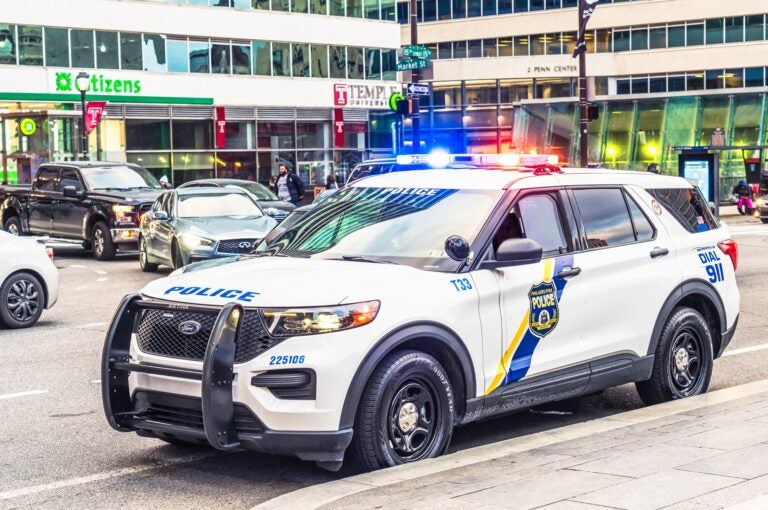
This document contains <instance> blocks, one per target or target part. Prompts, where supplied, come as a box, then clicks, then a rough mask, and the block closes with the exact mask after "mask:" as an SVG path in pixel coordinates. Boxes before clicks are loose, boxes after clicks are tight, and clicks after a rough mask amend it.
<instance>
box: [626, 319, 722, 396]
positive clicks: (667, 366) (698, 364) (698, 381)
mask: <svg viewBox="0 0 768 510" xmlns="http://www.w3.org/2000/svg"><path fill="white" fill-rule="evenodd" d="M712 365H713V361H712V332H711V331H710V329H709V325H708V324H707V321H706V319H704V317H702V315H701V314H700V313H699V312H697V311H696V310H694V309H693V308H688V307H680V308H676V309H675V310H674V311H673V312H672V315H671V316H670V317H669V319H667V322H666V324H665V325H664V328H663V329H662V330H661V337H660V338H659V345H658V346H657V347H656V353H655V356H654V360H653V371H652V373H651V378H650V379H649V380H647V381H642V382H638V383H636V386H637V392H638V393H639V394H640V398H641V399H642V400H643V402H645V403H646V404H647V405H652V404H659V403H661V402H668V401H670V400H677V399H681V398H685V397H690V396H693V395H699V394H701V393H705V392H706V391H707V388H708V387H709V381H710V378H711V377H712Z"/></svg>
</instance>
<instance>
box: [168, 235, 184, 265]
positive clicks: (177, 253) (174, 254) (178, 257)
mask: <svg viewBox="0 0 768 510" xmlns="http://www.w3.org/2000/svg"><path fill="white" fill-rule="evenodd" d="M171 258H172V259H173V268H174V269H179V268H181V267H184V256H183V255H182V254H181V250H180V249H179V244H178V243H177V242H176V241H173V244H172V245H171Z"/></svg>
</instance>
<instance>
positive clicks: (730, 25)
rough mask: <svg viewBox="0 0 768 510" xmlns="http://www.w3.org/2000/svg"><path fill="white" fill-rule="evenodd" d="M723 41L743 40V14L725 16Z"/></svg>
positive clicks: (737, 41)
mask: <svg viewBox="0 0 768 510" xmlns="http://www.w3.org/2000/svg"><path fill="white" fill-rule="evenodd" d="M725 42H727V43H740V42H744V16H736V17H734V18H725Z"/></svg>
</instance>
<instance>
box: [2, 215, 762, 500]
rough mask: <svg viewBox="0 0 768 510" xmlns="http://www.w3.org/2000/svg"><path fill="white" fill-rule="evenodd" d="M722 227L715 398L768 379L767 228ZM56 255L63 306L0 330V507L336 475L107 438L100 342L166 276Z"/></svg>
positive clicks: (247, 489) (616, 397)
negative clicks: (735, 260)
mask: <svg viewBox="0 0 768 510" xmlns="http://www.w3.org/2000/svg"><path fill="white" fill-rule="evenodd" d="M728 220H729V224H731V225H733V226H734V230H735V232H736V234H735V236H734V237H735V238H736V239H737V240H738V241H739V247H740V267H739V271H738V273H737V277H738V280H739V284H740V288H741V293H742V307H741V319H740V322H739V328H738V331H737V333H736V336H735V338H734V340H733V342H732V344H731V347H730V349H729V351H728V352H727V355H726V356H725V357H723V358H722V359H720V360H719V361H717V362H716V365H715V372H714V377H713V382H712V385H711V389H721V388H726V387H729V386H734V385H738V384H742V383H746V382H750V381H755V380H759V379H763V378H765V377H767V374H768V372H766V369H765V367H766V366H768V334H767V333H768V315H766V314H765V313H764V311H763V310H764V308H763V306H764V302H763V301H762V298H763V294H764V292H762V291H763V282H765V274H764V272H765V269H766V263H765V262H764V259H763V253H764V252H765V250H766V249H768V225H766V226H764V225H761V224H760V223H759V222H756V221H755V220H747V219H744V218H728ZM55 253H56V264H57V266H58V267H59V268H60V278H61V294H60V297H59V303H58V304H57V305H56V306H55V307H54V308H53V309H51V310H48V311H46V313H44V314H43V317H42V319H41V321H40V322H39V324H38V325H37V326H36V327H34V328H31V329H27V330H23V331H6V330H0V508H114V507H122V508H142V509H146V508H164V509H165V508H184V509H192V508H237V509H247V508H250V507H251V506H253V505H254V504H256V503H259V502H262V501H265V500H267V499H270V498H273V497H275V496H278V495H280V494H282V493H285V492H288V491H292V490H295V489H298V488H300V487H303V486H307V485H311V484H316V483H321V482H324V481H329V480H332V479H336V478H338V477H340V476H343V474H332V473H328V472H325V471H322V470H320V469H318V468H316V467H315V466H314V464H311V463H306V462H301V461H299V460H295V459H291V458H284V457H274V456H269V455H260V454H256V453H220V452H217V451H214V450H212V449H206V448H194V447H179V446H171V445H166V444H165V443H162V442H160V441H158V440H154V439H146V438H140V437H138V436H136V435H134V434H120V433H118V432H115V431H113V430H112V429H111V428H110V427H109V426H108V425H107V423H106V421H105V420H104V417H103V414H102V409H101V395H100V391H101V389H100V386H99V377H100V374H99V363H100V358H101V348H102V343H103V339H104V332H105V330H106V327H107V324H108V322H109V321H110V319H111V316H112V313H113V312H114V310H115V308H116V306H117V304H118V303H119V301H120V299H121V297H122V296H123V295H124V294H127V293H129V292H134V291H136V290H137V289H139V288H141V287H142V286H143V285H144V284H145V283H146V282H148V281H150V280H151V279H153V278H157V277H158V276H163V275H164V274H167V271H165V272H163V270H161V272H160V273H158V274H157V275H148V274H144V273H141V272H140V271H139V267H138V261H137V260H136V257H135V256H131V255H124V256H120V257H119V258H118V260H115V261H112V262H109V263H99V262H96V261H94V260H93V259H92V258H91V257H90V255H89V254H87V253H85V252H83V251H81V250H79V249H78V248H61V247H55ZM749 348H753V349H752V350H750V349H749ZM745 349H746V350H745ZM640 405H641V403H640V401H639V399H638V398H637V395H636V393H635V391H634V387H633V386H631V385H627V386H623V387H620V388H615V389H611V390H608V391H606V392H604V393H603V394H601V395H599V396H595V397H590V398H586V399H582V400H581V401H579V402H578V403H574V402H567V403H564V404H559V405H553V406H547V407H546V408H543V409H536V410H533V411H526V412H520V413H517V414H514V415H511V416H506V417H503V418H497V419H493V420H489V421H486V422H483V423H479V424H473V425H469V426H467V427H464V428H462V429H459V430H457V431H456V432H455V434H454V440H453V443H452V445H451V450H452V451H456V450H462V449H465V448H469V447H472V446H476V445H479V444H485V443H491V442H494V441H498V440H502V439H507V438H510V437H514V436H519V435H525V434H529V433H532V432H536V431H541V430H546V429H552V428H556V427H560V426H563V425H566V424H570V423H574V422H579V421H586V420H590V419H594V418H597V417H601V416H606V415H610V414H614V413H619V412H623V411H626V410H629V409H633V408H636V407H639V406H640Z"/></svg>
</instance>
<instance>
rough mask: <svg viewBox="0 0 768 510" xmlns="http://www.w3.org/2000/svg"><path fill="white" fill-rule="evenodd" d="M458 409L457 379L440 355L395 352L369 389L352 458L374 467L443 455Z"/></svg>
mask: <svg viewBox="0 0 768 510" xmlns="http://www.w3.org/2000/svg"><path fill="white" fill-rule="evenodd" d="M454 413H455V409H454V402H453V390H452V387H451V382H450V380H449V379H448V376H447V374H446V373H445V370H444V369H443V367H442V366H441V365H440V363H439V362H438V361H437V360H436V359H435V358H433V357H432V356H430V355H428V354H425V353H423V352H417V351H401V352H396V353H393V354H391V355H389V356H388V357H387V358H385V359H384V361H382V363H381V364H380V365H379V366H378V367H377V368H376V370H375V371H374V373H373V375H372V376H371V378H370V380H369V381H368V384H367V385H366V387H365V389H364V391H363V395H362V398H361V400H360V405H359V407H358V410H357V416H356V418H355V431H354V437H353V439H352V445H351V446H350V454H351V457H352V462H353V464H355V467H356V468H358V469H363V470H368V471H370V470H374V469H380V468H384V467H389V466H396V465H399V464H406V463H409V462H415V461H417V460H421V459H427V458H431V457H437V456H439V455H442V454H443V452H445V450H446V448H448V443H449V442H450V440H451V434H452V433H453V419H454Z"/></svg>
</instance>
